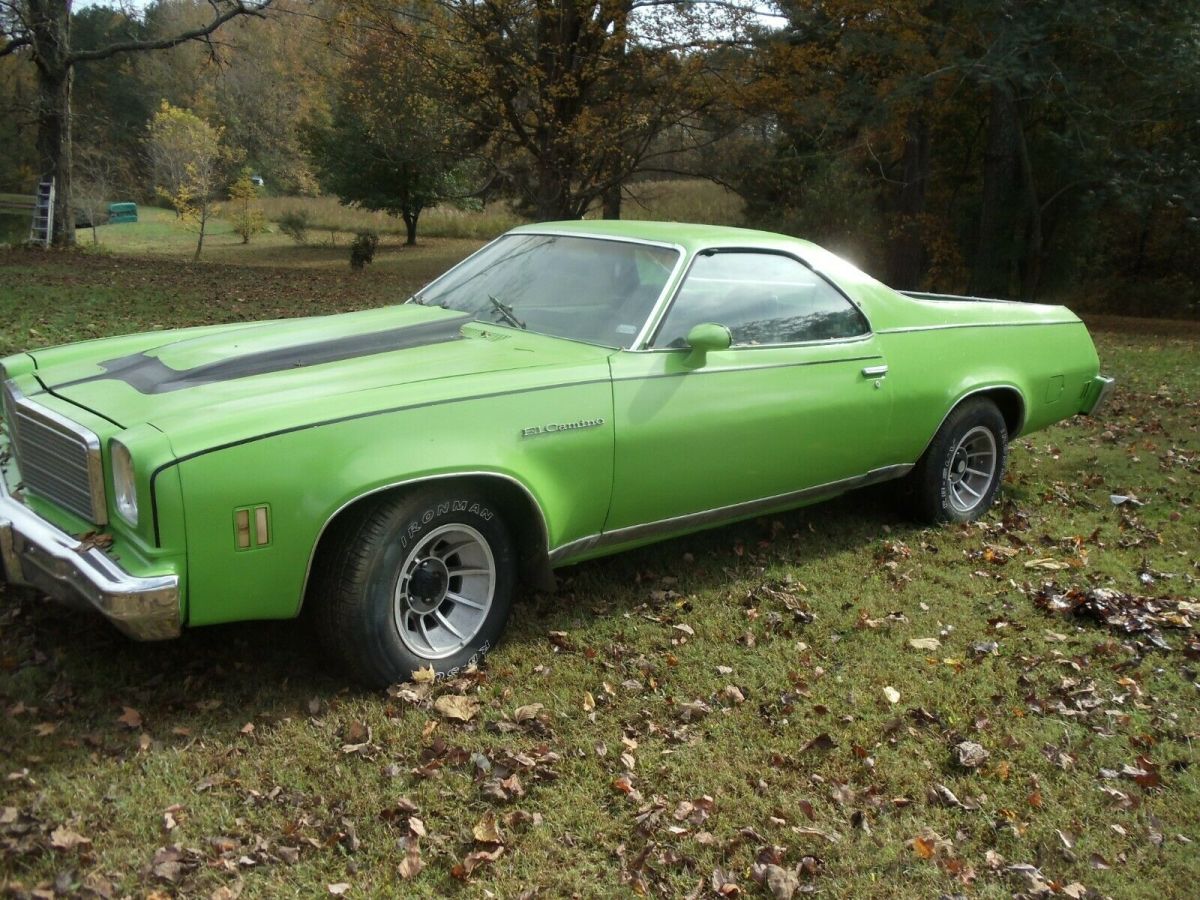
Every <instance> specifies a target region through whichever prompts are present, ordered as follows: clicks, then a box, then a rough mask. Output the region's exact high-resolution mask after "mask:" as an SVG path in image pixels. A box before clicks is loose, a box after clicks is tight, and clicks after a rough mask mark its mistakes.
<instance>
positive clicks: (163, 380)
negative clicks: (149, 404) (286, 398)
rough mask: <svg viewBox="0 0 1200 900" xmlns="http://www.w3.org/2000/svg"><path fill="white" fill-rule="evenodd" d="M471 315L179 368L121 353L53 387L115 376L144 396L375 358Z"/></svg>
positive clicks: (452, 331)
mask: <svg viewBox="0 0 1200 900" xmlns="http://www.w3.org/2000/svg"><path fill="white" fill-rule="evenodd" d="M470 319H471V317H470V316H469V315H466V314H463V315H461V316H454V317H452V318H447V319H438V320H437V321H436V322H422V323H421V324H419V325H404V326H402V327H400V328H389V329H387V330H386V331H373V332H370V333H369V334H355V335H351V336H350V337H342V338H332V339H330V340H327V341H314V342H313V343H310V344H298V345H296V346H294V347H282V348H279V349H277V350H263V351H261V352H259V353H247V354H245V355H244V356H235V357H232V358H230V359H223V360H221V361H220V362H215V363H208V364H207V365H203V366H196V367H194V368H191V369H183V370H178V369H172V368H171V367H170V366H168V365H167V364H166V363H164V362H163V361H162V360H161V359H159V358H158V357H156V356H149V355H147V354H146V353H132V354H130V355H129V356H121V357H118V358H117V359H110V360H108V361H107V362H102V363H100V367H101V368H103V369H104V370H105V371H104V374H103V375H89V376H88V377H87V378H79V379H77V380H75V381H68V382H64V383H63V384H56V385H54V389H56V390H61V389H62V388H67V387H74V386H75V385H78V384H88V383H89V382H93V381H104V380H107V379H115V380H118V381H124V382H125V383H126V384H128V385H129V386H130V387H132V388H134V389H135V390H137V391H139V392H141V393H143V394H165V393H167V392H169V391H181V390H184V389H185V388H192V387H199V386H200V385H204V384H213V383H214V382H218V381H232V380H234V379H236V378H250V377H251V376H254V375H266V374H268V373H270V372H282V371H285V370H287V369H298V368H302V367H305V366H317V365H321V364H322V363H330V362H337V361H339V360H343V359H353V358H355V357H359V356H373V355H374V354H377V353H388V352H389V351H392V350H406V349H409V348H411V347H423V346H426V345H428V344H443V343H446V342H448V341H454V340H459V339H460V338H462V334H461V329H462V326H463V325H464V324H466V322H468V321H470Z"/></svg>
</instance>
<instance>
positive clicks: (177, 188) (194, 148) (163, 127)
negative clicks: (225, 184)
mask: <svg viewBox="0 0 1200 900" xmlns="http://www.w3.org/2000/svg"><path fill="white" fill-rule="evenodd" d="M146 147H147V151H148V155H149V157H150V161H151V166H152V168H153V170H154V172H155V180H154V188H155V192H156V193H157V194H158V195H159V196H160V197H162V198H163V199H164V200H165V201H166V202H167V203H169V204H170V205H171V206H172V207H173V208H174V209H175V211H176V213H178V215H179V217H180V218H181V219H183V220H184V221H185V222H187V223H188V224H189V225H191V226H192V227H193V228H195V230H196V232H197V234H198V237H197V240H196V253H195V256H193V257H192V258H193V260H199V259H200V252H201V251H202V250H203V249H204V235H205V232H206V230H207V228H208V222H209V220H210V219H211V218H212V217H213V216H215V215H216V214H217V207H216V206H215V204H214V201H215V200H216V197H217V192H218V190H219V189H220V187H221V184H222V181H223V174H224V169H225V167H226V166H227V165H228V163H229V162H230V160H231V156H232V154H230V152H229V151H228V150H226V149H225V148H224V147H223V146H222V144H221V129H220V128H218V127H215V126H213V125H210V124H208V123H207V122H205V121H204V120H203V119H201V118H200V117H199V116H197V115H196V114H195V113H192V112H189V111H188V110H186V109H179V108H178V107H175V106H171V104H169V103H168V102H167V101H165V100H164V101H163V102H162V106H161V107H160V108H159V110H158V112H157V113H155V114H154V118H153V119H151V121H150V129H149V132H148V134H147V136H146Z"/></svg>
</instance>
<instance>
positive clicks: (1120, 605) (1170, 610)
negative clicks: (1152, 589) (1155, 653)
mask: <svg viewBox="0 0 1200 900" xmlns="http://www.w3.org/2000/svg"><path fill="white" fill-rule="evenodd" d="M1034 603H1036V604H1037V605H1038V606H1040V607H1041V608H1042V609H1044V610H1047V611H1048V612H1052V613H1056V614H1058V615H1069V616H1074V617H1076V618H1080V619H1090V620H1092V621H1095V622H1099V623H1100V624H1102V625H1106V626H1107V627H1108V628H1110V629H1112V630H1113V631H1116V632H1119V633H1122V634H1130V635H1144V636H1145V637H1146V639H1147V640H1149V641H1150V643H1151V644H1153V645H1154V646H1155V647H1157V648H1158V649H1160V650H1168V651H1170V650H1173V649H1174V648H1173V647H1172V646H1171V645H1170V644H1169V643H1168V642H1167V640H1166V639H1165V638H1164V637H1163V634H1162V631H1161V630H1160V629H1163V628H1171V629H1178V630H1182V631H1187V632H1190V634H1189V635H1188V638H1187V644H1186V647H1185V651H1186V652H1187V653H1188V654H1189V655H1200V638H1198V637H1197V636H1196V634H1195V631H1196V623H1197V622H1200V602H1197V601H1196V600H1195V599H1194V598H1183V597H1142V596H1139V595H1137V594H1126V593H1124V592H1122V591H1115V590H1112V589H1110V588H1091V589H1088V590H1084V589H1082V588H1077V587H1068V588H1060V587H1059V586H1058V585H1057V584H1055V583H1054V582H1047V583H1046V584H1043V585H1042V586H1041V588H1040V589H1039V590H1038V591H1037V592H1036V593H1035V594H1034Z"/></svg>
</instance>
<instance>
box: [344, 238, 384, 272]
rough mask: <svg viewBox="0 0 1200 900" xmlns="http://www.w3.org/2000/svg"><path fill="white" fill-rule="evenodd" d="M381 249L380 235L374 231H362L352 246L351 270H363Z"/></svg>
mask: <svg viewBox="0 0 1200 900" xmlns="http://www.w3.org/2000/svg"><path fill="white" fill-rule="evenodd" d="M378 247H379V234H378V233H377V232H374V231H360V232H359V233H358V234H356V235H355V236H354V241H353V242H352V243H351V244H350V268H352V269H361V268H362V267H363V266H365V265H366V264H367V263H369V262H371V261H372V260H374V259H375V251H376V250H377V249H378Z"/></svg>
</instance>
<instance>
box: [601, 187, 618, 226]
mask: <svg viewBox="0 0 1200 900" xmlns="http://www.w3.org/2000/svg"><path fill="white" fill-rule="evenodd" d="M603 216H604V218H606V219H619V218H621V185H619V184H614V185H613V186H612V187H610V188H606V189H605V191H604V212H603Z"/></svg>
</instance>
